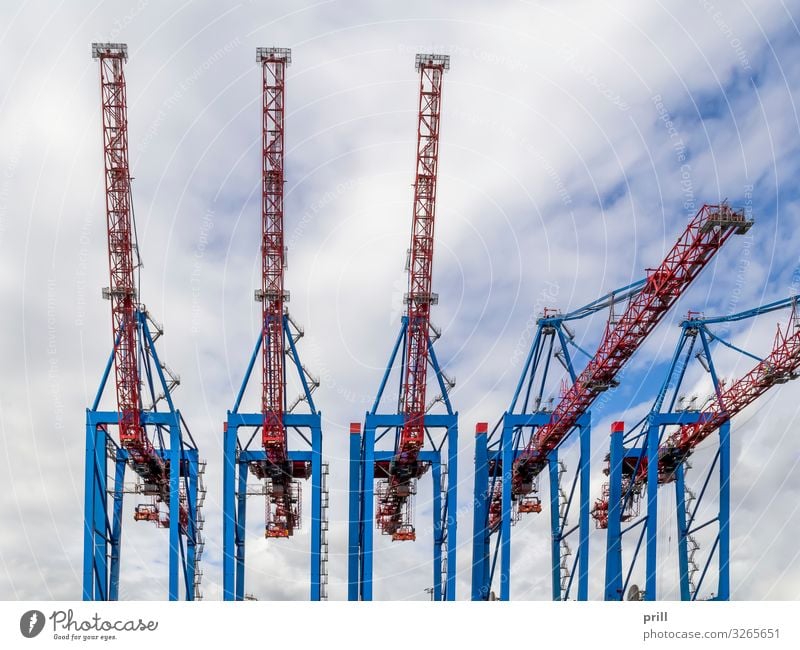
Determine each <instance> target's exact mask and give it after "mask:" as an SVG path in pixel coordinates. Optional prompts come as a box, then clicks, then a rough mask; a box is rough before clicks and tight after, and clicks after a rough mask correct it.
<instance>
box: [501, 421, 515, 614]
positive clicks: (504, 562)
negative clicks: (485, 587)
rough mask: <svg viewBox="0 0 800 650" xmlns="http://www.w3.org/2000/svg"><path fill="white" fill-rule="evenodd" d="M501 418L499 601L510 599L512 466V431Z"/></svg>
mask: <svg viewBox="0 0 800 650" xmlns="http://www.w3.org/2000/svg"><path fill="white" fill-rule="evenodd" d="M506 420H507V417H504V418H503V433H502V438H501V441H500V447H501V453H502V467H503V478H502V481H501V488H502V518H501V521H500V600H509V599H510V597H511V517H512V512H511V468H512V466H513V464H514V448H513V446H512V438H513V429H512V427H511V426H510V425H509V424H507V423H506Z"/></svg>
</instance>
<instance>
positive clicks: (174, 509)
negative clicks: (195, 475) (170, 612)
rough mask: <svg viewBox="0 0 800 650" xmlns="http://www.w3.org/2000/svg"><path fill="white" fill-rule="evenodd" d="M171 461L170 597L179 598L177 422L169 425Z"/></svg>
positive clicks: (179, 482)
mask: <svg viewBox="0 0 800 650" xmlns="http://www.w3.org/2000/svg"><path fill="white" fill-rule="evenodd" d="M169 463H170V464H169V492H170V494H169V599H170V600H178V589H179V575H180V564H181V562H180V545H181V537H180V535H181V518H180V508H181V502H180V487H181V471H180V467H181V436H180V430H179V428H178V424H177V422H174V423H171V424H170V426H169Z"/></svg>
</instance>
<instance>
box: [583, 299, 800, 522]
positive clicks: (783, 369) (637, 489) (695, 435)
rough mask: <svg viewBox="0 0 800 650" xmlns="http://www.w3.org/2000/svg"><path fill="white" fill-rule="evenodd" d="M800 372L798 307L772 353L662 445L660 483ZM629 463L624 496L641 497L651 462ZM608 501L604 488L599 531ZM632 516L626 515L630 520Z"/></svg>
mask: <svg viewBox="0 0 800 650" xmlns="http://www.w3.org/2000/svg"><path fill="white" fill-rule="evenodd" d="M799 369H800V320H799V316H798V311H797V306H796V304H795V305H793V306H792V312H791V315H790V317H789V321H788V323H787V324H786V326H785V328H781V327H780V326H779V327H778V331H777V332H776V334H775V340H774V343H773V346H772V351H771V352H770V354H769V355H768V356H767V357H766V358H764V360H763V361H760V362H759V363H758V364H756V365H755V366H754V367H753V368H752V369H751V370H750V371H749V372H748V373H747V374H746V375H744V376H742V377H740V378H739V379H738V380H737V381H735V382H734V383H733V384H731V385H730V386H729V387H728V388H727V389H726V390H724V391H722V392H721V393H719V394H718V395H717V396H716V399H714V401H713V402H712V404H711V405H710V407H709V408H707V409H706V410H705V411H703V413H702V416H701V417H700V418H699V419H698V420H697V421H696V422H693V423H691V424H685V425H683V426H681V427H679V428H678V429H677V431H675V433H673V434H672V435H671V436H669V438H668V439H667V440H666V441H664V442H663V443H662V444H661V446H660V447H659V450H658V483H659V484H664V483H670V482H672V481H674V480H675V472H676V469H677V467H678V466H679V465H680V464H681V463H683V462H684V461H685V460H686V459H687V458H689V456H691V454H692V453H693V452H694V450H695V449H696V448H697V446H698V445H700V443H702V442H703V441H704V440H705V439H706V438H708V437H709V436H710V435H711V434H712V433H714V432H715V431H717V430H718V429H719V428H720V427H721V426H722V425H723V424H724V423H726V422H728V421H730V420H731V419H732V418H733V417H735V416H736V415H737V414H738V413H740V412H741V411H742V410H744V409H745V408H746V407H747V406H749V405H750V404H752V403H753V402H755V401H756V400H757V399H758V398H759V397H761V396H762V395H763V394H764V393H766V392H767V391H768V390H769V389H770V388H772V387H773V386H777V385H780V384H785V383H786V382H787V381H789V380H791V379H795V378H796V377H797V374H798V370H799ZM631 461H633V462H631ZM628 462H629V465H630V466H629V467H628V468H627V471H625V469H626V468H623V476H624V475H626V474H627V476H628V479H627V480H626V484H625V486H624V489H623V493H624V494H633V495H636V494H640V493H641V491H642V490H643V489H644V486H645V485H646V484H647V464H648V459H647V457H646V456H643V457H642V458H641V459H640V460H639V461H638V462H636V459H628ZM608 498H609V491H608V486H607V485H605V486H604V487H603V496H602V497H601V498H599V499H597V500H596V501H595V504H594V508H593V510H592V516H593V517H594V519H595V521H596V523H597V527H598V528H607V527H608V506H609V503H608ZM630 514H631V513H629V515H630ZM629 515H625V514H624V515H623V516H625V517H627V518H630V517H629Z"/></svg>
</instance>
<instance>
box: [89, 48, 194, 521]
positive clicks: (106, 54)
mask: <svg viewBox="0 0 800 650" xmlns="http://www.w3.org/2000/svg"><path fill="white" fill-rule="evenodd" d="M92 58H94V59H99V61H100V93H101V100H102V118H103V149H104V164H105V165H104V166H105V190H106V225H107V231H108V267H109V279H110V283H109V287H108V289H106V290H104V291H103V294H104V296H105V297H107V298H108V299H109V300H110V301H111V324H112V332H113V337H114V378H115V380H116V389H117V411H118V413H119V438H120V444H121V446H122V447H123V448H124V449H125V450H126V451H127V452H128V454H129V456H130V460H131V464H132V465H133V467H134V469H135V470H136V472H137V473H138V474H139V476H141V478H142V480H143V481H144V483H145V493H153V492H154V493H155V496H154V503H153V504H152V505H139V506H137V509H136V514H135V517H136V519H137V520H148V521H155V522H156V523H157V524H158V525H160V526H164V525H168V523H169V519H168V515H159V509H160V508H159V505H158V504H165V505H166V506H167V507H168V505H169V469H168V468H167V467H166V466H165V463H164V461H163V460H162V459H161V457H160V456H159V455H158V454H157V453H156V451H155V449H154V447H153V444H152V442H151V441H150V439H149V438H148V437H147V432H146V431H145V428H144V427H143V426H142V418H141V412H142V404H141V394H140V386H141V383H140V377H139V365H138V360H137V356H138V355H137V340H138V339H137V333H138V324H137V313H138V311H139V305H138V302H137V299H138V295H137V287H136V278H135V275H134V271H135V269H136V266H137V264H136V263H135V262H134V232H133V218H132V212H131V177H130V166H129V164H128V108H127V97H126V85H125V73H124V70H123V63H124V62H125V61H127V60H128V48H127V46H126V45H125V44H122V43H93V44H92ZM180 522H181V526H183V527H186V525H187V523H188V512H187V510H186V507H185V505H183V504H182V506H181V511H180Z"/></svg>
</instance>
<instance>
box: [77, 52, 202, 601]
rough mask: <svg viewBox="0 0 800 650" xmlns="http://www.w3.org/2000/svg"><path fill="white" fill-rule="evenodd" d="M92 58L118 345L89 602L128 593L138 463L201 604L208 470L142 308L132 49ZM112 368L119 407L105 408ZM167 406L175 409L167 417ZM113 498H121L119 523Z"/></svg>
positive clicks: (189, 589) (173, 577)
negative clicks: (110, 475)
mask: <svg viewBox="0 0 800 650" xmlns="http://www.w3.org/2000/svg"><path fill="white" fill-rule="evenodd" d="M92 58H94V59H96V60H98V61H99V63H100V91H101V99H102V128H103V149H104V157H103V159H104V167H105V197H106V201H105V203H106V206H105V207H106V225H107V233H108V260H109V279H110V283H109V286H108V287H107V288H105V289H103V297H104V298H106V299H108V300H109V301H110V302H111V323H112V340H113V342H114V347H113V351H112V353H111V357H110V358H109V360H108V364H107V365H106V369H105V373H104V375H103V378H102V381H101V385H100V388H99V390H98V392H97V396H96V398H95V401H94V404H93V406H92V407H91V408H90V409H88V410H87V465H86V517H85V544H84V587H83V597H84V599H85V600H106V599H108V600H115V599H116V598H117V596H118V593H119V568H120V566H119V565H120V543H121V532H122V531H121V527H122V522H121V516H122V499H123V493H124V492H125V491H126V490H125V487H124V483H123V481H124V476H125V468H126V466H129V467H130V468H131V469H132V470H133V471H134V472H135V474H136V476H137V479H138V482H137V484H136V487H135V488H134V489H133V490H132V491H133V492H134V493H136V494H143V495H144V496H145V497H149V501H148V502H146V503H140V504H138V505H137V506H136V508H135V510H134V519H135V520H136V521H151V522H153V523H155V524H156V525H157V526H158V527H160V528H169V530H170V552H169V597H170V599H173V600H174V599H177V598H178V592H179V586H178V585H179V572H180V569H181V568H182V569H183V577H184V592H185V596H186V598H187V600H193V599H194V598H195V597H199V596H200V591H199V576H200V572H199V570H198V562H199V556H200V555H201V554H202V548H203V542H202V535H201V533H200V530H201V528H202V515H200V511H199V508H200V506H201V505H202V499H203V497H204V494H205V492H204V488H202V468H204V466H205V465H204V463H201V462H200V461H199V459H198V455H197V447H196V445H195V444H194V441H193V440H192V439H191V434H190V433H188V430H187V432H186V433H187V435H186V437H184V435H183V429H186V424H185V422H184V421H183V419H182V417H181V416H180V413H179V412H178V411H177V410H176V409H175V407H174V404H173V402H172V397H171V391H172V389H173V388H175V386H177V384H178V383H179V379H178V377H177V376H176V375H174V374H173V373H171V372H170V371H169V369H168V368H167V367H166V365H165V364H163V363H162V362H161V361H160V360H159V359H158V355H157V352H156V349H155V345H154V343H155V340H156V339H157V338H158V337H159V336H160V335H161V334H162V333H163V329H162V328H161V327H160V325H158V324H156V323H155V321H154V320H153V319H152V317H151V316H150V315H149V313H148V312H147V310H146V309H145V307H144V305H143V304H142V303H140V302H139V294H138V287H137V282H136V271H137V269H138V268H139V266H140V262H139V257H138V256H139V250H138V244H137V242H136V229H135V223H134V219H133V207H132V197H131V175H130V164H129V159H128V115H127V89H126V82H125V74H124V65H123V64H124V63H125V61H127V58H128V49H127V46H126V45H125V44H123V43H94V44H92ZM153 331H155V334H153ZM112 369H113V374H114V383H115V388H116V395H115V396H116V407H117V408H116V411H113V412H108V411H100V410H99V408H100V401H101V398H102V397H103V393H104V391H105V387H106V382H107V379H108V376H109V374H110V373H111V371H112ZM143 384H144V385H145V387H144V388H143ZM148 398H149V403H146V402H145V401H146V400H148ZM162 400H165V401H166V405H167V408H168V410H167V411H164V412H159V410H158V404H159V402H160V401H162ZM110 426H116V427H117V431H118V435H119V437H118V440H119V442H118V443H117V442H116V441H114V440H113V438H112V437H111V436H110V433H109V427H110ZM148 430H152V431H153V433H152V435H150V434H149V433H148ZM167 441H168V442H167ZM108 460H111V461H113V462H114V463H115V466H116V473H115V484H114V487H113V489H109V488H108V486H107V479H106V476H105V468H106V465H107V462H108ZM129 491H131V490H129ZM109 495H110V496H111V497H112V498H113V515H112V516H111V517H109V516H108V507H109V504H108V496H109ZM179 551H180V556H181V557H180V558H179V557H178V556H179Z"/></svg>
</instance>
